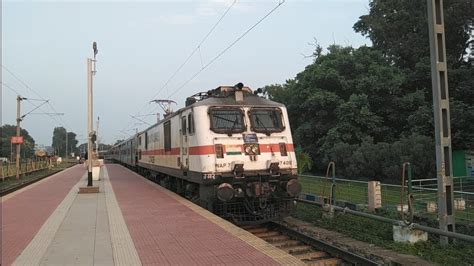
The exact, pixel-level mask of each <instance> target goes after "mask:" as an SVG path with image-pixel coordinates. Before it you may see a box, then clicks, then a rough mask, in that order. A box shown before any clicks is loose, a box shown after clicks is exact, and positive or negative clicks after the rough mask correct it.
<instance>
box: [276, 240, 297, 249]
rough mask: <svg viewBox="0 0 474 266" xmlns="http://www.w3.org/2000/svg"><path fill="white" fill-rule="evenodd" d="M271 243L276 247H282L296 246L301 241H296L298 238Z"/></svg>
mask: <svg viewBox="0 0 474 266" xmlns="http://www.w3.org/2000/svg"><path fill="white" fill-rule="evenodd" d="M271 244H272V245H274V246H275V247H277V248H283V247H294V246H298V245H300V244H301V242H300V241H298V240H284V241H279V242H273V243H271Z"/></svg>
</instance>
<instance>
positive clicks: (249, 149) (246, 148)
mask: <svg viewBox="0 0 474 266" xmlns="http://www.w3.org/2000/svg"><path fill="white" fill-rule="evenodd" d="M245 153H247V154H251V153H252V147H250V146H247V147H245Z"/></svg>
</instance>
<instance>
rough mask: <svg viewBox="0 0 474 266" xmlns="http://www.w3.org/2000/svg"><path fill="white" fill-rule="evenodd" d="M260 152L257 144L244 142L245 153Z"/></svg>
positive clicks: (256, 153) (255, 153)
mask: <svg viewBox="0 0 474 266" xmlns="http://www.w3.org/2000/svg"><path fill="white" fill-rule="evenodd" d="M259 153H260V151H259V148H258V144H246V146H245V154H247V155H258V154H259Z"/></svg>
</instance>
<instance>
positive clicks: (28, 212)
mask: <svg viewBox="0 0 474 266" xmlns="http://www.w3.org/2000/svg"><path fill="white" fill-rule="evenodd" d="M84 173H85V170H84V168H83V167H81V166H74V167H71V168H69V169H66V170H64V171H61V172H59V173H57V174H54V175H52V176H50V177H48V178H46V179H43V180H41V181H39V182H37V183H35V184H33V185H31V186H28V187H26V188H24V189H22V190H18V191H16V192H14V193H12V194H9V195H7V196H5V197H3V198H2V206H1V207H2V224H1V226H2V228H1V232H2V265H10V264H11V263H12V262H13V261H14V260H15V258H16V257H18V255H19V254H20V253H21V252H22V250H23V249H25V247H26V246H27V245H28V243H29V242H30V241H31V240H32V239H33V237H34V236H35V235H36V234H37V233H38V231H39V230H40V228H41V226H42V225H43V224H44V223H45V221H46V220H47V219H48V217H49V216H50V215H51V214H52V213H53V211H54V210H55V209H56V208H57V207H58V205H59V204H60V203H61V202H62V201H63V199H64V198H65V196H66V195H67V194H68V192H69V191H70V190H71V188H72V187H73V186H74V185H75V184H76V183H77V182H78V181H79V179H80V178H81V177H82V175H83V174H84Z"/></svg>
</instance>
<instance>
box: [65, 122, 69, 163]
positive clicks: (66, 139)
mask: <svg viewBox="0 0 474 266" xmlns="http://www.w3.org/2000/svg"><path fill="white" fill-rule="evenodd" d="M67 139H68V132H67V129H66V155H65V159H67V157H68V155H67V142H68V140H67Z"/></svg>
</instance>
